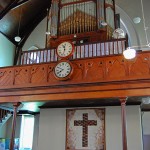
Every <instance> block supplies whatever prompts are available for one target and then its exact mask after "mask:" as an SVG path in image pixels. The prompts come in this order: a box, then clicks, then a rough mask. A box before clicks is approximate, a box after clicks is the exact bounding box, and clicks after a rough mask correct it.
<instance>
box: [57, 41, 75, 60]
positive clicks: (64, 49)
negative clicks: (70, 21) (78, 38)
mask: <svg viewBox="0 0 150 150" xmlns="http://www.w3.org/2000/svg"><path fill="white" fill-rule="evenodd" d="M73 52H74V44H73V43H72V42H70V41H65V42H62V43H60V44H59V45H58V47H57V49H56V53H57V56H58V57H60V58H62V59H63V58H69V57H70V56H72V54H73Z"/></svg>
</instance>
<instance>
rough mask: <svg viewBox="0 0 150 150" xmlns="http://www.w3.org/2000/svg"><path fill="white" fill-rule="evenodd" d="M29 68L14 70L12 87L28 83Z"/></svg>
mask: <svg viewBox="0 0 150 150" xmlns="http://www.w3.org/2000/svg"><path fill="white" fill-rule="evenodd" d="M30 68H31V67H26V68H25V67H24V68H16V69H14V70H15V79H14V85H21V84H27V83H29V82H30V70H31V69H30Z"/></svg>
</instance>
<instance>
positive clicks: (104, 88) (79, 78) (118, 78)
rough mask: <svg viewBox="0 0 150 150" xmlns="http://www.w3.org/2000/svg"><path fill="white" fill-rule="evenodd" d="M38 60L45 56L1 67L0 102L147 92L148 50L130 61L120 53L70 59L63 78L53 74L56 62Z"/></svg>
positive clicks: (149, 83) (149, 84)
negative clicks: (68, 73)
mask: <svg viewBox="0 0 150 150" xmlns="http://www.w3.org/2000/svg"><path fill="white" fill-rule="evenodd" d="M89 49H90V48H89ZM29 53H30V52H29ZM40 53H41V52H40ZM76 56H77V55H76ZM79 56H81V55H79ZM41 60H45V59H44V58H41V59H39V64H24V65H20V66H11V67H3V68H0V102H16V101H20V102H21V101H50V100H51V101H54V100H80V99H100V98H114V97H115V98H116V97H126V96H128V97H130V96H131V97H132V96H149V95H150V52H139V53H138V54H137V56H136V58H135V59H132V60H126V59H125V58H124V57H123V55H122V54H118V55H109V56H106V55H105V57H102V56H96V57H86V58H82V59H71V60H70V62H71V63H72V66H73V73H72V76H71V77H70V79H68V80H65V81H61V80H58V79H57V78H56V77H55V75H54V67H55V66H56V64H57V63H58V62H59V61H51V62H43V63H42V62H41ZM23 62H28V61H23Z"/></svg>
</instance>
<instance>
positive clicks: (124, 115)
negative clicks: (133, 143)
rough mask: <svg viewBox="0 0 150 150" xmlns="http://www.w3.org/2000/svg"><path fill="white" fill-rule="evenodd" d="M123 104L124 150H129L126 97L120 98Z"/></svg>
mask: <svg viewBox="0 0 150 150" xmlns="http://www.w3.org/2000/svg"><path fill="white" fill-rule="evenodd" d="M120 102H121V119H122V143H123V150H128V147H127V130H126V108H125V107H126V97H121V98H120Z"/></svg>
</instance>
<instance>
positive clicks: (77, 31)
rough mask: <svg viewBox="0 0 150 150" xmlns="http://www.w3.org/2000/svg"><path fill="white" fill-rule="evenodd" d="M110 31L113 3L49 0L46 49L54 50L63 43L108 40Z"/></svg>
mask: <svg viewBox="0 0 150 150" xmlns="http://www.w3.org/2000/svg"><path fill="white" fill-rule="evenodd" d="M104 23H107V25H106V26H105V25H104ZM114 29H115V3H114V0H59V1H58V0H53V1H52V5H51V8H50V14H49V30H50V33H51V34H50V36H49V37H48V46H49V47H56V46H57V44H58V43H60V42H62V41H64V40H71V41H76V42H79V41H81V40H82V41H83V42H97V41H104V40H108V39H111V38H112V32H113V31H114Z"/></svg>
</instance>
